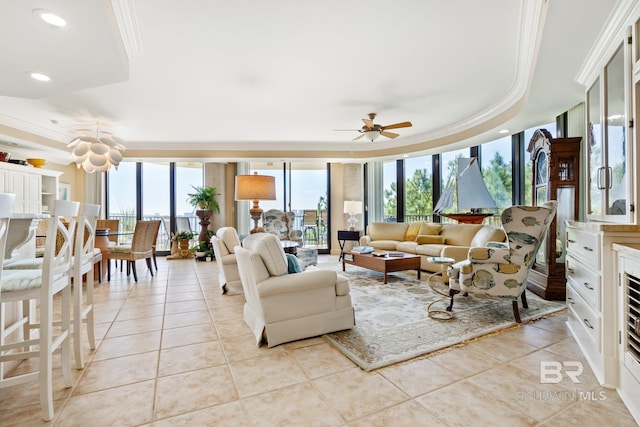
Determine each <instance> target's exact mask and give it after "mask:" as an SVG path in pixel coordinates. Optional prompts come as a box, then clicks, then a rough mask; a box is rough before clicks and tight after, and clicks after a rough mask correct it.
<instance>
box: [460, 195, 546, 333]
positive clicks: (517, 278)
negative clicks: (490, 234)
mask: <svg viewBox="0 0 640 427" xmlns="http://www.w3.org/2000/svg"><path fill="white" fill-rule="evenodd" d="M556 206H557V202H556V201H551V202H548V203H547V204H545V205H544V206H512V207H510V208H507V209H505V210H504V211H503V212H502V227H503V228H504V230H505V233H506V235H507V238H508V247H507V246H505V244H504V243H498V244H492V245H488V247H475V248H471V249H469V254H468V257H467V259H466V260H464V261H461V262H459V263H456V264H454V265H453V266H451V267H449V271H448V274H449V288H450V290H451V291H452V292H451V305H450V306H449V310H450V309H451V308H452V307H453V297H454V295H455V293H456V291H460V292H468V293H472V294H473V293H476V294H484V295H489V296H497V297H505V298H509V299H511V300H512V304H513V315H514V317H515V319H516V322H518V323H520V313H519V311H518V298H521V299H522V305H523V306H524V308H527V307H528V306H527V299H526V295H525V289H526V287H527V276H528V274H529V269H530V268H531V266H532V265H533V262H534V261H535V258H536V253H537V252H538V249H539V248H540V244H541V243H542V241H543V239H544V236H545V233H546V232H547V228H548V227H549V224H550V223H551V221H552V220H553V217H554V215H555V213H556Z"/></svg>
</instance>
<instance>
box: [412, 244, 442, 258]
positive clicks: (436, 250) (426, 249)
mask: <svg viewBox="0 0 640 427" xmlns="http://www.w3.org/2000/svg"><path fill="white" fill-rule="evenodd" d="M444 247H446V245H436V244H433V245H418V246H417V247H416V255H428V256H440V254H441V253H442V249H443V248H444Z"/></svg>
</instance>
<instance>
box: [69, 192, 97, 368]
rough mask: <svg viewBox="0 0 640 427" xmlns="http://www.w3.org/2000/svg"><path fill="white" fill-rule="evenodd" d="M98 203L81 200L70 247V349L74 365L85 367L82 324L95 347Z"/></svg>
mask: <svg viewBox="0 0 640 427" xmlns="http://www.w3.org/2000/svg"><path fill="white" fill-rule="evenodd" d="M99 214H100V205H92V204H88V203H84V204H82V205H81V206H80V212H79V214H78V222H77V226H76V227H77V231H76V234H75V248H74V250H73V349H74V356H75V361H76V368H77V369H82V368H84V360H83V356H82V324H83V323H86V325H87V338H88V339H89V348H90V349H92V350H95V348H96V339H95V332H94V327H93V285H94V281H93V271H94V266H95V258H94V257H95V254H94V249H95V247H94V246H95V238H96V223H97V221H98V215H99ZM83 275H86V277H87V301H86V303H85V304H83V302H82V282H83V280H82V276H83Z"/></svg>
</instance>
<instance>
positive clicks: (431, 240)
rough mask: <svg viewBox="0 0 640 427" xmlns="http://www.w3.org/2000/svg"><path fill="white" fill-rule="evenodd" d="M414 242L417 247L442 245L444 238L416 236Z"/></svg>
mask: <svg viewBox="0 0 640 427" xmlns="http://www.w3.org/2000/svg"><path fill="white" fill-rule="evenodd" d="M416 242H417V243H418V244H419V245H430V244H434V243H435V244H440V245H442V244H444V236H433V235H422V234H420V235H418V237H417V239H416Z"/></svg>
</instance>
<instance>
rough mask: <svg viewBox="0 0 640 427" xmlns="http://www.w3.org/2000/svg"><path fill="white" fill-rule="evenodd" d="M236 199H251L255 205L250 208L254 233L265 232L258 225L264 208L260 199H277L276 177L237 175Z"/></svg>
mask: <svg viewBox="0 0 640 427" xmlns="http://www.w3.org/2000/svg"><path fill="white" fill-rule="evenodd" d="M235 199H236V201H243V200H250V201H253V206H252V207H251V209H249V214H250V215H251V219H253V225H254V226H253V229H252V230H251V231H250V232H251V234H253V233H264V228H262V227H259V226H258V221H260V217H261V216H262V208H260V205H259V201H260V200H275V199H276V178H275V177H273V176H268V175H258V172H254V174H253V175H238V176H236V194H235Z"/></svg>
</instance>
